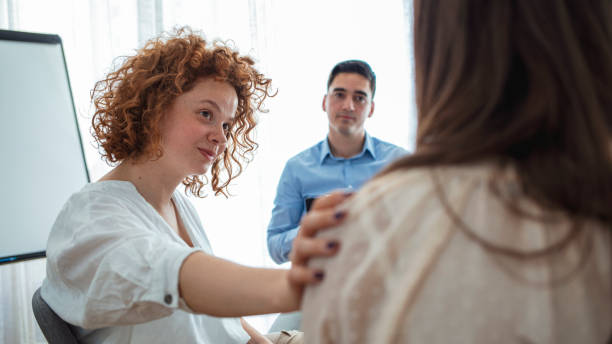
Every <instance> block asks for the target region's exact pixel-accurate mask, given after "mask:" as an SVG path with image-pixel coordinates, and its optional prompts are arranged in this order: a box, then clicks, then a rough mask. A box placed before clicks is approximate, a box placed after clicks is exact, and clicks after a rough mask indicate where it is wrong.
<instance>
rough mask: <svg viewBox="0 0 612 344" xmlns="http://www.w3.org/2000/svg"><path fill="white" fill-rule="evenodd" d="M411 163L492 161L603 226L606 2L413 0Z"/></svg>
mask: <svg viewBox="0 0 612 344" xmlns="http://www.w3.org/2000/svg"><path fill="white" fill-rule="evenodd" d="M414 54H415V71H416V75H415V78H416V99H417V110H418V122H419V124H418V131H417V148H416V151H415V154H413V155H411V156H408V157H406V158H403V159H401V160H399V161H397V162H396V163H394V164H392V165H391V166H389V167H388V168H387V169H386V170H385V171H383V172H381V174H380V175H385V174H387V173H389V172H392V171H396V170H400V169H406V168H411V167H417V166H434V165H450V164H464V163H473V162H477V161H482V160H496V161H500V162H502V163H511V164H513V165H514V166H515V167H516V171H517V173H518V177H519V180H520V182H521V184H522V186H523V190H524V192H525V193H526V195H527V196H528V197H530V198H532V199H533V200H535V201H536V202H537V203H538V204H540V205H541V206H542V207H544V208H547V209H551V210H561V211H563V212H565V213H567V214H568V215H569V216H572V217H574V218H577V219H594V220H596V221H602V222H603V223H605V224H606V225H610V226H611V227H612V2H610V1H608V0H599V1H597V0H592V1H574V0H556V1H533V0H512V1H510V0H499V1H497V0H496V1H490V0H457V1H441V0H414Z"/></svg>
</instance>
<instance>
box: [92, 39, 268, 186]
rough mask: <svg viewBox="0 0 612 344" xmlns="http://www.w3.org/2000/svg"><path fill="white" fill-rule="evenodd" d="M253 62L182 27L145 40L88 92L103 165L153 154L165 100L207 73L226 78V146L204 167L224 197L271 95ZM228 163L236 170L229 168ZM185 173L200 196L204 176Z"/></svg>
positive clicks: (248, 157) (249, 150) (250, 146)
mask: <svg viewBox="0 0 612 344" xmlns="http://www.w3.org/2000/svg"><path fill="white" fill-rule="evenodd" d="M253 65H254V61H253V60H252V59H251V58H250V57H248V56H240V55H239V53H238V52H237V51H235V50H233V49H231V48H230V47H228V46H227V45H226V44H225V43H222V42H219V41H214V42H213V43H212V44H209V43H207V42H206V41H205V40H204V39H203V38H202V37H201V36H199V35H197V34H194V33H193V32H192V31H191V30H190V29H189V28H181V29H179V30H177V31H176V32H175V33H173V34H170V35H167V36H166V37H164V36H162V37H159V38H157V39H153V40H151V41H149V42H147V43H146V44H145V46H144V47H143V48H142V49H140V50H139V51H138V52H137V53H136V55H134V56H130V57H128V58H127V59H126V60H125V61H124V62H123V64H121V66H120V67H119V68H118V69H116V70H114V71H112V72H110V73H109V74H108V75H107V76H106V78H105V79H103V80H100V81H98V82H97V83H96V84H95V87H94V89H93V90H92V92H91V98H92V101H93V104H94V106H95V113H94V115H93V118H92V134H93V136H94V138H95V140H96V142H97V143H98V148H99V150H100V154H101V155H102V158H103V159H105V160H106V161H107V163H109V164H113V163H118V162H121V161H123V160H126V159H132V160H135V161H138V160H140V159H158V158H159V157H161V156H162V155H163V151H162V149H161V136H160V130H159V124H160V119H161V117H162V116H163V114H164V112H165V110H166V109H167V108H168V106H170V105H171V104H172V102H173V101H174V100H175V99H176V97H178V96H179V95H181V94H182V93H185V92H187V91H189V90H190V89H191V88H192V87H193V85H194V82H195V81H196V79H198V78H202V77H214V78H215V80H218V81H224V82H227V83H229V84H231V85H232V86H233V87H234V89H235V90H236V94H237V95H238V108H237V111H236V116H235V121H234V123H233V124H232V127H231V128H230V130H229V133H228V142H227V148H226V150H225V151H224V152H223V154H222V157H221V158H220V159H217V160H216V161H215V162H214V163H213V165H212V168H211V176H212V178H211V186H212V189H213V191H214V192H215V195H218V194H219V193H222V194H223V195H226V196H227V193H226V192H227V186H228V185H229V183H230V182H231V180H232V179H233V178H236V177H237V176H238V175H239V174H240V173H241V172H242V170H243V166H242V164H241V161H243V162H246V163H248V162H249V161H250V160H251V157H252V152H253V151H254V150H255V149H256V148H257V143H256V142H255V141H254V140H253V138H252V134H253V133H252V131H253V129H254V128H255V126H256V119H255V112H256V111H260V112H264V111H265V110H263V109H262V104H263V101H264V100H265V99H266V97H269V96H274V95H273V94H271V91H270V88H271V82H272V81H271V80H270V79H268V78H266V77H264V75H263V74H261V73H259V72H258V71H257V70H256V69H255V68H254V67H253ZM234 167H236V169H234ZM201 177H202V176H189V177H187V178H186V179H185V180H184V181H183V184H184V185H185V187H186V191H187V190H189V191H191V193H193V194H194V195H196V196H198V197H202V196H203V193H202V187H203V186H204V184H205V182H206V177H204V180H205V181H202V180H201V179H200V178H201Z"/></svg>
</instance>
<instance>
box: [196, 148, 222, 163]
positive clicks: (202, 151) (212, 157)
mask: <svg viewBox="0 0 612 344" xmlns="http://www.w3.org/2000/svg"><path fill="white" fill-rule="evenodd" d="M198 150H199V151H200V154H202V155H203V156H204V157H205V158H206V159H208V160H210V161H214V160H215V158H216V157H217V155H216V154H215V153H213V152H212V151H211V150H208V149H203V148H198Z"/></svg>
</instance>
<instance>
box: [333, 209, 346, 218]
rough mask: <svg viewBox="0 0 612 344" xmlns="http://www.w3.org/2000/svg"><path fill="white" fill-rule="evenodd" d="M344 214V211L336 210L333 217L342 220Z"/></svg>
mask: <svg viewBox="0 0 612 344" xmlns="http://www.w3.org/2000/svg"><path fill="white" fill-rule="evenodd" d="M345 216H346V211H342V210H340V211H337V212H336V213H335V214H334V217H335V218H336V220H342V219H343V218H344V217H345Z"/></svg>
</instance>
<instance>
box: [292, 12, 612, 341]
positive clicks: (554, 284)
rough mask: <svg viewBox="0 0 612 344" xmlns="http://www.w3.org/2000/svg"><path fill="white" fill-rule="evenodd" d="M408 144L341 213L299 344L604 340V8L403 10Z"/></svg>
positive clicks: (611, 310)
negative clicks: (411, 121) (409, 73)
mask: <svg viewBox="0 0 612 344" xmlns="http://www.w3.org/2000/svg"><path fill="white" fill-rule="evenodd" d="M414 53H415V70H416V94H417V108H418V119H419V125H418V138H417V149H416V152H415V154H414V155H412V156H409V157H406V158H403V159H401V160H399V161H397V162H396V163H394V164H393V165H392V166H390V167H389V168H387V169H386V170H385V171H384V172H382V173H381V174H380V175H379V176H377V177H376V178H375V179H374V180H373V181H372V182H370V183H369V184H368V185H366V186H365V187H364V188H363V189H362V190H361V191H360V192H359V193H358V194H357V195H356V196H355V197H354V198H353V199H352V200H351V201H350V203H349V204H347V208H348V210H349V213H350V215H349V216H348V218H347V219H346V221H345V222H344V224H343V225H341V226H340V227H339V228H337V229H334V230H332V231H326V232H325V233H322V235H321V237H326V236H328V235H329V236H331V235H334V236H336V237H338V238H340V239H341V240H342V244H343V249H342V251H341V252H340V253H339V255H338V256H337V257H334V258H332V259H330V260H328V261H325V262H319V261H318V260H315V261H313V262H312V264H311V266H313V267H323V266H325V268H326V271H327V275H326V276H327V278H326V280H325V281H324V282H323V283H322V284H321V285H317V286H313V287H311V288H308V289H307V291H306V294H305V298H304V305H305V308H304V310H303V330H304V331H305V334H306V340H307V342H311V343H332V342H333V343H405V342H409V343H451V342H452V343H604V342H607V341H609V340H612V256H611V255H612V252H611V251H612V248H611V246H612V242H611V240H612V239H611V237H612V64H611V63H610V62H611V61H612V2H610V1H607V0H598V1H595V0H594V1H574V0H558V1H532V0H517V1H506V0H500V1H488V0H463V1H441V0H415V1H414Z"/></svg>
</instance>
